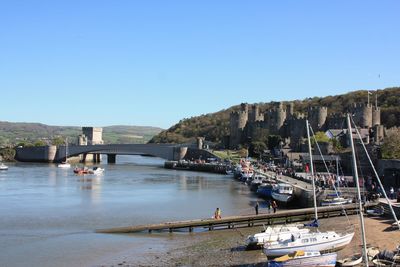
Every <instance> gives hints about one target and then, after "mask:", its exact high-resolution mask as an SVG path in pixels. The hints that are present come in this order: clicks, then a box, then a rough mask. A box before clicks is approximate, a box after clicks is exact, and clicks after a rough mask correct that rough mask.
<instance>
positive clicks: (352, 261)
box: [337, 254, 363, 266]
mask: <svg viewBox="0 0 400 267" xmlns="http://www.w3.org/2000/svg"><path fill="white" fill-rule="evenodd" d="M362 259H363V258H362V254H356V255H353V256H352V257H349V258H344V259H342V260H338V261H337V263H338V265H339V266H356V265H358V264H360V263H361V262H362Z"/></svg>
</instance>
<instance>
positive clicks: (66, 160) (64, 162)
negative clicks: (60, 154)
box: [57, 138, 71, 169]
mask: <svg viewBox="0 0 400 267" xmlns="http://www.w3.org/2000/svg"><path fill="white" fill-rule="evenodd" d="M57 167H58V168H63V169H68V168H71V164H69V163H68V139H67V138H66V139H65V161H63V162H61V163H60V164H58V165H57Z"/></svg>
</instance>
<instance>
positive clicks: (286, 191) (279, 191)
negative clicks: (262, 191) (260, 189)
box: [271, 183, 293, 203]
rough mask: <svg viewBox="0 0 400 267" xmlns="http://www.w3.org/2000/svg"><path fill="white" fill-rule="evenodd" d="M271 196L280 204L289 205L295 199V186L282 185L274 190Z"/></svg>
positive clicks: (278, 185)
mask: <svg viewBox="0 0 400 267" xmlns="http://www.w3.org/2000/svg"><path fill="white" fill-rule="evenodd" d="M271 196H272V198H273V199H275V200H276V201H279V202H283V203H287V202H289V201H290V200H292V199H293V186H291V185H290V184H285V183H280V184H277V186H276V187H274V189H273V190H272V193H271Z"/></svg>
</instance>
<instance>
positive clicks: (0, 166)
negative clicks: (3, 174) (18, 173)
mask: <svg viewBox="0 0 400 267" xmlns="http://www.w3.org/2000/svg"><path fill="white" fill-rule="evenodd" d="M6 170H8V166H7V165H5V164H4V163H1V164H0V171H6Z"/></svg>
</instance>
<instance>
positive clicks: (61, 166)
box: [57, 162, 71, 169]
mask: <svg viewBox="0 0 400 267" xmlns="http://www.w3.org/2000/svg"><path fill="white" fill-rule="evenodd" d="M57 167H58V168H63V169H68V168H71V164H69V163H68V162H62V163H60V164H58V165H57Z"/></svg>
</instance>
